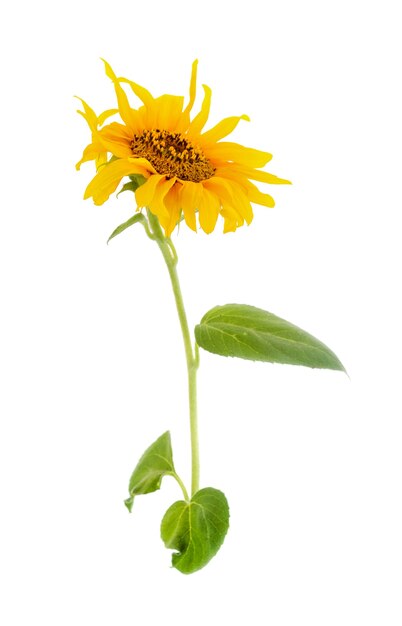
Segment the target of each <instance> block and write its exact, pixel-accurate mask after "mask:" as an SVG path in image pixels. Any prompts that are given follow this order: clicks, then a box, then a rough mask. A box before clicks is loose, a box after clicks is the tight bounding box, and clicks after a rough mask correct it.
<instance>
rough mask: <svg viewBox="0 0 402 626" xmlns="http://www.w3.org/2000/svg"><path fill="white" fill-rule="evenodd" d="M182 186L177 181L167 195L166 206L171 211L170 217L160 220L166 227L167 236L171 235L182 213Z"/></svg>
mask: <svg viewBox="0 0 402 626" xmlns="http://www.w3.org/2000/svg"><path fill="white" fill-rule="evenodd" d="M181 188H182V185H181V184H180V183H178V182H177V181H176V184H175V185H173V187H172V188H171V189H170V190H169V191H168V193H167V194H166V196H165V206H166V208H167V210H168V212H169V218H168V219H167V220H164V221H162V219H160V222H161V224H162V226H163V227H164V229H165V235H166V237H170V235H171V234H172V232H173V230H174V229H175V227H176V224H177V223H178V221H179V219H180V214H181Z"/></svg>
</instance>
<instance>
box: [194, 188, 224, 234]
mask: <svg viewBox="0 0 402 626" xmlns="http://www.w3.org/2000/svg"><path fill="white" fill-rule="evenodd" d="M220 208H221V203H220V202H219V199H218V197H217V196H216V195H215V194H214V193H212V191H209V190H208V189H206V188H205V187H204V188H203V190H202V194H201V197H200V202H199V220H200V226H201V228H202V230H203V231H204V232H205V233H207V234H209V233H212V231H213V230H214V228H215V226H216V221H217V219H218V215H219V210H220Z"/></svg>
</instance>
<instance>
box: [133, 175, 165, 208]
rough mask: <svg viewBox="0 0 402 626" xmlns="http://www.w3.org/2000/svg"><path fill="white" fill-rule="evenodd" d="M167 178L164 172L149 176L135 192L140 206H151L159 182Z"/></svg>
mask: <svg viewBox="0 0 402 626" xmlns="http://www.w3.org/2000/svg"><path fill="white" fill-rule="evenodd" d="M165 178H166V176H164V175H163V174H154V175H153V176H150V177H149V178H148V180H147V182H146V183H144V184H143V185H141V186H140V187H138V189H137V190H136V192H135V199H136V200H137V204H138V206H139V207H149V205H150V204H151V202H152V200H153V198H154V195H155V189H156V186H157V184H158V183H159V182H160V181H161V180H162V179H165Z"/></svg>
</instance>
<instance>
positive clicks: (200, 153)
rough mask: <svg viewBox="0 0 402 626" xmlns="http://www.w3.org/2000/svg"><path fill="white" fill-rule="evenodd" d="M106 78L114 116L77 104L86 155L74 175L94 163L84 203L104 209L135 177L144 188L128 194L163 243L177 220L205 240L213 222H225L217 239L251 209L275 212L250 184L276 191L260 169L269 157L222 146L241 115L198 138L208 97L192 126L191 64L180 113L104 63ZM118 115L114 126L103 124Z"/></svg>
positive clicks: (172, 101)
mask: <svg viewBox="0 0 402 626" xmlns="http://www.w3.org/2000/svg"><path fill="white" fill-rule="evenodd" d="M104 63H105V69H106V74H107V76H108V77H109V78H110V79H111V80H112V82H113V85H114V89H115V92H116V97H117V104H118V109H109V110H107V111H105V112H104V113H102V114H101V115H100V116H99V117H98V116H96V114H95V113H94V111H93V110H92V109H91V108H90V107H89V106H88V105H87V104H86V103H85V102H84V101H83V100H82V103H83V107H84V111H83V112H82V111H79V113H81V115H82V116H83V117H84V118H85V119H86V121H87V122H88V125H89V127H90V130H91V132H92V141H91V143H90V144H89V145H88V146H87V147H86V148H85V150H84V153H83V156H82V158H81V160H80V161H79V163H77V166H76V167H77V169H79V168H80V166H81V164H82V163H83V162H85V161H90V160H94V161H95V163H96V167H97V173H96V175H95V177H94V178H93V179H92V180H91V182H90V183H89V185H88V187H87V189H86V191H85V195H84V198H91V197H92V198H93V201H94V203H95V204H97V205H100V204H103V203H104V202H105V201H106V200H107V199H108V198H109V196H110V194H111V193H113V192H114V191H115V190H116V188H117V187H118V185H119V183H120V182H121V180H122V178H124V177H125V176H130V175H135V174H140V175H142V176H143V177H144V179H145V182H144V184H142V185H141V186H139V187H138V188H137V189H136V191H135V198H136V202H137V205H138V208H139V209H141V208H143V207H148V208H149V209H150V211H151V212H152V213H153V214H154V215H156V216H157V217H158V219H159V222H160V223H161V225H162V227H163V228H164V230H165V234H166V236H169V235H170V234H171V233H172V231H173V229H174V228H175V226H176V224H178V222H179V221H180V220H181V218H182V216H184V219H185V222H186V224H187V225H188V226H189V227H190V228H191V229H193V230H196V229H197V217H196V216H197V214H198V220H199V225H200V227H201V228H202V229H203V230H204V231H205V232H206V233H210V232H212V231H213V230H214V228H215V225H216V222H217V219H218V217H219V215H221V216H222V217H223V219H224V232H228V231H234V230H236V228H238V227H239V226H242V225H243V224H244V222H246V223H247V224H250V222H251V221H252V219H253V210H252V207H251V203H255V204H261V205H264V206H267V207H273V206H274V200H273V198H272V197H271V196H270V195H268V194H266V193H262V192H261V191H260V190H259V189H258V188H257V186H256V185H255V184H254V183H253V182H251V181H258V182H264V183H271V184H281V183H282V184H283V183H288V182H289V181H287V180H284V179H281V178H278V177H277V176H274V175H273V174H269V173H268V172H264V171H262V170H261V169H260V168H262V167H264V165H265V164H266V163H267V162H268V161H269V160H270V159H271V158H272V156H271V155H270V154H268V153H267V152H262V151H260V150H255V149H253V148H246V147H245V146H242V145H240V144H237V143H233V142H228V141H221V140H222V139H224V138H225V137H227V135H229V134H230V133H231V132H232V131H233V130H234V129H235V128H236V126H237V124H238V123H239V121H240V120H247V121H248V120H249V118H248V117H247V116H246V115H240V116H238V117H228V118H226V119H224V120H222V121H221V122H219V123H218V124H217V125H216V126H214V127H213V128H211V129H210V130H207V131H204V126H205V124H206V122H207V120H208V115H209V109H210V103H211V90H210V88H209V87H208V86H207V85H203V88H204V100H203V103H202V106H201V110H200V111H199V113H198V114H197V115H196V116H195V117H193V119H191V117H190V113H191V111H192V108H193V104H194V101H195V96H196V80H197V61H194V63H193V66H192V72H191V80H190V98H189V102H188V104H187V106H186V107H185V108H183V107H184V98H183V97H182V96H171V95H162V96H159V97H158V98H154V97H153V96H152V95H151V94H150V93H149V91H148V90H147V89H145V88H144V87H141V86H140V85H138V84H137V83H134V82H132V81H131V80H128V79H127V78H118V77H117V76H116V75H115V73H114V72H113V70H112V68H111V67H110V65H109V64H108V63H106V61H105V62H104ZM123 85H128V87H130V88H131V90H132V91H133V92H134V94H135V96H137V98H139V100H141V102H142V105H141V106H140V107H139V108H137V109H134V108H132V107H131V105H130V103H129V100H128V97H127V94H126V91H125V89H124V88H123ZM116 113H118V114H119V116H120V118H121V121H119V122H112V123H110V124H107V125H103V124H104V122H105V121H106V120H107V118H108V117H110V116H111V115H114V114H116Z"/></svg>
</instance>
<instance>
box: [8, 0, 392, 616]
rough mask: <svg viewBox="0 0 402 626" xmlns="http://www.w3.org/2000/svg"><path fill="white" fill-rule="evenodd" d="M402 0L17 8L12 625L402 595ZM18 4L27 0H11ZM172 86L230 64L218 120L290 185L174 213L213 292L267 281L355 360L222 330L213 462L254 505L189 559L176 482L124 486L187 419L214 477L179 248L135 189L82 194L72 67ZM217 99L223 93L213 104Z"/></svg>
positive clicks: (12, 87)
mask: <svg viewBox="0 0 402 626" xmlns="http://www.w3.org/2000/svg"><path fill="white" fill-rule="evenodd" d="M397 7H398V2H391V1H387V0H385V1H384V0H383V1H382V2H370V1H365V2H363V1H362V2H359V1H357V0H349V1H348V2H345V1H338V2H325V1H320V2H318V1H316V2H315V1H311V0H307V1H305V2H296V1H294V2H292V1H290V0H283V1H281V2H273V1H268V2H257V1H256V0H248V1H247V2H241V3H240V2H206V1H204V2H197V3H195V2H194V3H193V2H182V1H179V0H170V1H169V2H160V1H158V2H152V3H145V2H141V3H140V2H136V1H135V0H131V2H122V1H120V2H119V1H118V0H117V1H116V2H114V3H110V2H93V1H92V0H91V1H88V2H84V1H83V2H76V1H72V2H67V3H64V4H59V3H54V2H46V1H43V0H42V1H40V0H39V1H38V2H34V3H28V2H20V3H15V4H13V5H12V8H7V9H6V13H5V14H4V13H3V18H2V26H1V29H2V34H1V46H2V48H3V50H2V61H3V66H4V67H3V70H2V86H3V88H4V90H3V96H2V98H1V107H2V116H1V122H2V132H1V159H2V168H1V172H2V187H1V189H2V208H1V245H0V255H1V283H2V288H1V290H2V302H3V303H2V305H1V313H0V314H1V318H2V320H1V331H0V332H1V357H0V358H1V368H2V372H1V385H2V389H3V391H2V398H1V412H2V416H1V425H0V428H1V433H0V434H1V440H0V448H1V450H0V453H1V456H0V464H1V472H0V477H1V478H0V480H1V498H0V506H1V508H2V513H1V518H0V523H1V527H2V530H1V534H0V543H1V546H0V547H1V558H0V562H1V565H0V567H1V576H2V577H3V578H2V582H1V590H2V595H3V601H2V604H1V608H0V614H1V617H2V620H1V621H2V623H4V625H5V626H15V625H18V626H19V625H24V626H25V625H30V624H40V625H41V626H48V625H49V626H54V625H55V624H57V626H65V625H66V626H67V625H68V626H70V625H72V624H74V625H77V626H80V625H83V626H84V625H85V626H88V625H92V624H94V625H96V626H106V625H107V626H110V625H111V624H113V625H116V626H117V625H122V624H125V625H126V624H156V623H158V622H160V621H161V620H163V623H165V624H175V625H181V624H188V623H192V624H195V625H198V624H204V623H209V624H218V623H222V624H230V623H233V622H234V620H236V621H237V623H241V624H263V625H265V624H269V625H272V626H294V625H300V624H301V625H304V624H306V625H308V626H322V625H325V626H327V625H339V624H342V625H343V626H357V625H364V626H367V625H370V626H371V625H383V624H387V626H397V625H398V626H400V624H401V623H402V601H401V583H402V571H401V562H402V561H401V558H402V542H401V528H402V510H401V476H402V471H401V470H402V461H401V443H402V441H401V435H402V427H401V417H402V413H401V399H400V398H401V389H400V386H401V368H400V354H401V348H402V346H401V336H400V323H401V313H402V311H401V306H400V303H399V301H398V296H399V292H400V267H401V251H400V232H401V230H400V221H399V218H400V213H401V191H400V181H401V165H402V163H401V139H402V137H401V110H402V109H401V105H402V102H401V95H400V91H399V89H400V59H401V44H400V41H401V39H400V19H399V18H398V16H397ZM3 11H4V9H3ZM101 56H102V57H105V58H106V59H108V60H109V62H110V63H111V64H112V66H113V67H114V68H115V70H116V72H117V73H118V74H119V75H127V76H129V77H130V78H132V79H133V80H135V81H137V82H139V83H140V84H144V85H145V86H146V87H148V88H149V89H150V91H151V92H152V93H154V94H155V95H159V94H161V93H176V94H185V95H187V93H188V82H189V76H190V69H191V62H192V61H193V59H194V58H199V60H200V63H199V95H201V83H207V84H208V85H210V86H211V87H212V89H213V102H212V115H211V124H214V123H215V122H217V121H218V120H219V119H221V118H223V117H226V116H229V115H238V114H242V113H248V114H249V115H250V118H251V123H250V124H248V123H246V122H243V123H242V124H241V125H240V126H239V127H238V130H237V131H236V133H235V134H234V135H232V137H231V138H232V139H233V140H235V141H239V142H241V143H244V144H245V145H250V146H253V147H256V148H260V149H263V150H267V151H269V152H272V153H273V155H274V158H273V160H272V162H271V163H270V164H269V167H267V169H268V171H272V172H273V173H275V174H277V175H279V176H283V177H285V178H290V179H291V180H292V181H293V186H292V187H289V186H287V187H273V188H272V194H273V195H274V197H275V199H276V201H277V205H276V208H275V209H274V210H270V209H266V208H264V207H256V208H255V219H254V221H253V223H252V225H251V226H250V227H248V228H247V227H245V228H242V229H240V230H238V231H237V232H236V233H235V234H228V235H225V236H224V235H222V234H221V229H220V228H218V229H217V231H216V232H214V233H213V234H212V235H210V236H206V235H204V234H203V233H199V234H197V235H195V234H194V233H192V232H190V231H189V230H188V229H187V230H186V229H185V228H182V229H181V231H180V234H179V235H178V236H177V235H176V234H175V235H174V241H175V244H176V246H177V249H178V251H179V255H180V266H179V270H180V273H181V278H182V287H183V291H184V294H185V298H186V301H187V307H188V314H189V318H190V320H191V321H192V323H193V324H194V323H196V322H197V321H198V320H199V319H200V318H201V316H202V315H203V313H204V312H205V311H206V310H208V309H209V308H210V307H212V306H213V305H215V304H224V303H226V302H241V303H249V304H254V305H256V306H260V307H262V308H265V309H267V310H269V311H272V312H273V313H276V314H277V315H280V316H282V317H284V318H285V319H288V320H289V321H292V322H293V323H295V324H297V325H299V326H301V327H302V328H304V329H306V330H307V331H309V332H311V333H312V334H314V335H316V336H317V337H318V338H320V339H321V340H322V341H324V342H325V343H327V344H328V345H329V346H330V347H331V348H332V349H333V350H334V351H335V352H336V353H337V354H338V355H339V357H340V358H341V360H342V361H343V363H344V364H345V366H346V368H347V370H348V373H349V376H350V379H349V378H348V377H347V376H345V375H343V374H340V373H336V372H320V371H314V370H310V369H302V368H296V367H290V366H289V367H285V366H272V365H267V364H253V363H251V362H245V361H244V362H243V361H237V360H225V359H221V358H220V357H216V356H213V355H210V354H207V353H203V354H202V365H201V370H200V377H199V385H200V438H201V455H202V484H203V485H204V486H207V485H211V486H215V487H217V488H220V489H222V490H223V491H225V493H226V495H227V497H228V499H229V502H230V505H231V528H230V531H229V534H228V536H227V539H226V541H225V543H224V546H223V547H222V549H221V551H220V552H219V554H218V555H217V556H216V558H215V559H214V560H213V561H212V562H211V563H210V564H209V565H208V566H207V567H206V568H205V569H204V570H202V571H200V572H199V573H197V574H194V575H192V576H187V577H186V576H183V575H181V574H179V573H178V572H177V571H175V570H172V569H170V554H169V552H168V551H167V550H165V548H164V546H163V544H162V542H161V541H160V538H159V522H160V519H161V517H162V515H163V513H164V511H165V510H166V508H167V507H168V506H169V505H170V504H171V503H172V502H173V501H174V500H175V499H178V498H180V492H179V491H178V489H177V486H176V485H175V484H174V483H173V482H172V481H170V479H165V481H164V483H163V489H162V490H161V491H160V492H158V493H156V494H153V495H150V496H147V497H143V498H138V499H137V501H136V503H135V509H134V513H133V515H131V516H130V515H128V513H127V511H126V510H125V508H124V506H123V504H122V501H123V499H124V498H125V497H126V495H127V494H126V486H127V481H128V478H129V475H130V473H131V471H132V469H133V467H134V465H135V463H136V462H137V459H138V458H139V456H140V455H141V454H142V452H143V450H144V449H145V448H146V447H147V446H148V445H149V444H150V443H151V442H152V441H153V440H154V439H155V438H156V437H158V436H159V435H160V434H161V433H162V432H164V431H165V430H167V429H170V430H171V433H172V438H173V446H174V456H175V461H176V466H177V469H178V471H179V473H181V474H183V476H184V477H185V479H186V481H188V478H189V476H188V474H189V472H188V468H189V453H188V425H187V414H186V389H185V367H184V358H183V350H182V346H181V344H180V335H179V327H178V323H177V320H176V317H175V310H174V304H173V299H172V296H171V294H170V291H169V289H170V288H169V284H168V279H167V274H166V271H165V269H164V267H163V262H162V259H161V258H160V255H159V253H158V250H157V249H156V246H154V245H153V244H152V243H151V242H150V241H149V240H148V239H147V238H146V237H145V236H144V234H143V232H142V230H141V229H140V227H136V228H133V229H132V230H131V231H127V232H126V233H125V234H123V235H122V236H121V237H119V238H118V239H115V240H114V241H113V242H111V244H110V245H109V246H106V239H107V237H108V235H109V234H110V232H111V231H112V230H113V229H114V228H115V227H116V226H117V225H118V224H119V223H120V222H122V221H124V220H125V219H127V218H128V217H129V216H130V215H131V214H132V213H133V208H134V207H133V203H132V197H131V196H129V194H126V195H122V196H120V198H119V199H118V200H115V199H114V198H113V199H111V201H110V202H108V203H107V204H106V205H104V206H102V207H100V208H99V207H95V206H94V205H93V204H91V202H90V201H86V202H84V201H83V200H82V195H83V191H84V188H85V186H86V185H87V183H88V181H89V179H90V178H91V176H92V175H93V170H92V166H91V165H87V166H83V168H82V171H81V172H80V173H76V172H75V170H74V164H75V162H76V161H77V160H78V159H79V157H80V155H81V151H82V148H83V147H84V145H86V143H87V142H88V140H89V134H88V131H87V128H86V125H85V123H84V122H83V120H82V119H81V118H79V116H78V115H76V113H75V109H76V108H77V101H74V100H73V95H74V94H77V95H80V96H82V97H83V98H85V99H86V100H87V101H88V102H89V103H90V104H91V105H92V106H93V107H94V108H95V109H96V111H97V112H100V111H102V110H104V109H105V108H109V107H111V106H114V94H113V89H112V86H111V84H110V81H109V80H108V79H107V78H106V77H105V76H104V74H103V67H102V63H101V61H100V60H99V57H101ZM199 104H200V99H198V100H197V106H199Z"/></svg>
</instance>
